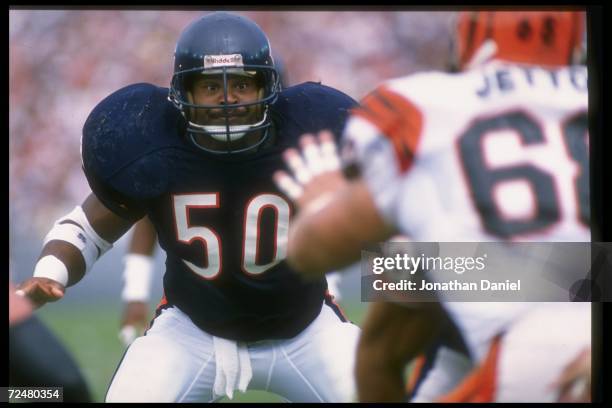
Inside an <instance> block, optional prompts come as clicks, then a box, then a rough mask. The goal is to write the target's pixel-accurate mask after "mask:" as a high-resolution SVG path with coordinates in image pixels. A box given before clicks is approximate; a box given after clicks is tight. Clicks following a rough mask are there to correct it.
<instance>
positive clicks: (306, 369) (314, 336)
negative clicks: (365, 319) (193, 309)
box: [106, 304, 360, 402]
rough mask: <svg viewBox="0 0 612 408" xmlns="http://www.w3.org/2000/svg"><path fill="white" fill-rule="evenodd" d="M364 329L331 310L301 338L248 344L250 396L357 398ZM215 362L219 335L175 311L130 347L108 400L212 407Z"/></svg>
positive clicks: (326, 309)
mask: <svg viewBox="0 0 612 408" xmlns="http://www.w3.org/2000/svg"><path fill="white" fill-rule="evenodd" d="M359 334H360V329H359V328H358V327H357V326H356V325H354V324H352V323H349V322H342V321H341V320H340V318H339V317H338V316H337V315H336V314H335V313H334V311H333V310H332V308H331V307H329V306H327V305H325V304H324V305H323V307H322V309H321V312H320V314H319V316H318V317H317V318H316V319H315V320H314V321H313V322H312V323H311V324H310V325H309V326H308V327H307V328H306V329H304V330H303V331H302V332H301V333H300V334H299V335H297V336H296V337H294V338H292V339H286V340H264V341H258V342H248V343H242V342H239V343H238V344H240V345H246V349H247V350H248V357H249V359H250V366H251V370H252V378H251V380H250V383H249V385H248V389H251V390H263V391H268V392H272V393H275V394H277V395H279V396H281V397H282V398H284V399H285V400H287V401H290V402H350V401H352V400H354V399H355V396H356V391H355V382H354V374H353V371H354V362H355V353H356V347H357V340H358V337H359ZM215 374H216V358H215V348H214V345H213V336H212V335H210V334H208V333H206V332H203V331H202V330H200V329H199V328H198V327H197V326H195V325H194V324H193V323H192V321H191V320H190V319H189V317H188V316H187V315H186V314H184V313H183V312H182V311H180V310H179V309H178V308H177V307H170V308H168V309H164V310H163V311H162V313H161V314H160V316H158V317H157V318H156V319H155V321H154V324H153V325H152V327H151V328H150V329H149V331H148V332H147V334H146V335H145V336H142V337H139V338H137V339H136V340H135V341H134V342H133V343H132V344H131V345H130V347H129V348H128V349H127V351H126V353H125V355H124V357H123V359H122V361H121V362H120V365H119V367H118V369H117V372H116V373H115V376H114V377H113V379H112V381H111V385H110V387H109V390H108V393H107V395H106V402H212V401H217V400H219V399H221V398H222V397H223V396H219V395H216V394H213V384H214V383H215Z"/></svg>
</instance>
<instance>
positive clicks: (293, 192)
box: [274, 130, 347, 209]
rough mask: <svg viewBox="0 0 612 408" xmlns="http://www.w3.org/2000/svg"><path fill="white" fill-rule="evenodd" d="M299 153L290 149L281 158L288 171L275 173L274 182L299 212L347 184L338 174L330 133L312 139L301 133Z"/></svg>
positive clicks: (339, 173)
mask: <svg viewBox="0 0 612 408" xmlns="http://www.w3.org/2000/svg"><path fill="white" fill-rule="evenodd" d="M300 147H301V148H300V150H299V151H298V150H297V149H294V148H290V149H287V150H286V151H285V152H284V153H283V159H284V160H285V163H286V164H287V166H288V167H289V169H290V170H291V174H289V173H287V172H285V171H277V172H276V173H275V174H274V182H275V183H276V185H277V186H278V188H279V189H280V190H281V191H282V192H284V193H285V194H286V195H287V196H288V197H289V198H290V199H292V200H293V201H294V202H295V203H296V204H297V206H298V207H299V208H300V209H303V208H305V207H306V206H308V205H313V204H314V203H315V202H316V201H318V200H325V198H326V197H329V195H330V194H331V193H333V192H335V191H337V190H338V189H339V188H340V187H342V186H343V185H344V184H346V183H347V181H346V180H345V178H344V176H343V175H342V172H341V171H340V158H339V157H338V153H337V149H336V144H335V142H334V137H333V135H332V133H331V132H330V131H328V130H322V131H321V132H319V134H318V135H317V136H316V137H315V136H314V135H312V134H308V133H307V134H304V135H302V137H301V138H300Z"/></svg>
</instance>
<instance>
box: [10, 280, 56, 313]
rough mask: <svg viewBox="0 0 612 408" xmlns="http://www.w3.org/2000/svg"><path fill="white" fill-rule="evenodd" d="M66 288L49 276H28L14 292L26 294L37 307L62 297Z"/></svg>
mask: <svg viewBox="0 0 612 408" xmlns="http://www.w3.org/2000/svg"><path fill="white" fill-rule="evenodd" d="M65 291H66V288H65V287H64V285H62V284H61V283H59V282H56V281H54V280H53V279H49V278H30V279H28V280H26V281H25V282H23V283H22V284H21V285H19V286H18V288H17V291H16V292H15V294H17V295H19V296H26V297H28V298H29V299H30V300H31V301H32V304H33V305H34V307H35V308H39V307H41V306H42V305H44V304H45V303H47V302H55V301H57V300H59V299H61V298H62V297H64V292H65Z"/></svg>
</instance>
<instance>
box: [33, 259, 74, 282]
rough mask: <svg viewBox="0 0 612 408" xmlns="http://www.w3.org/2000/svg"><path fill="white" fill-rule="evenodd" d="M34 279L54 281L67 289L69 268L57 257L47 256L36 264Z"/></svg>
mask: <svg viewBox="0 0 612 408" xmlns="http://www.w3.org/2000/svg"><path fill="white" fill-rule="evenodd" d="M34 277H35V278H49V279H53V280H54V281H56V282H59V283H61V284H62V285H64V287H66V285H67V284H68V268H66V265H65V264H64V263H63V262H62V261H60V260H59V259H58V258H56V257H55V256H53V255H46V256H43V257H42V258H40V260H39V261H38V262H37V263H36V267H35V268H34Z"/></svg>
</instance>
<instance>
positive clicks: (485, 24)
mask: <svg viewBox="0 0 612 408" xmlns="http://www.w3.org/2000/svg"><path fill="white" fill-rule="evenodd" d="M456 36H457V38H456V40H455V41H456V44H455V53H456V55H455V58H456V61H455V63H456V64H457V66H458V68H459V69H464V68H466V65H468V64H469V63H470V61H471V60H472V59H473V58H474V56H475V54H476V53H477V51H478V50H479V49H480V47H481V46H482V45H483V44H485V42H487V40H493V41H494V42H495V45H496V46H497V48H496V52H495V53H494V54H493V55H492V57H493V58H496V59H500V60H505V61H512V62H518V63H525V64H538V65H549V66H560V65H569V64H573V63H577V62H579V60H580V58H581V55H580V54H583V53H584V52H585V50H584V48H585V41H584V40H585V13H584V12H581V11H462V12H460V13H459V15H458V18H457V32H456Z"/></svg>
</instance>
